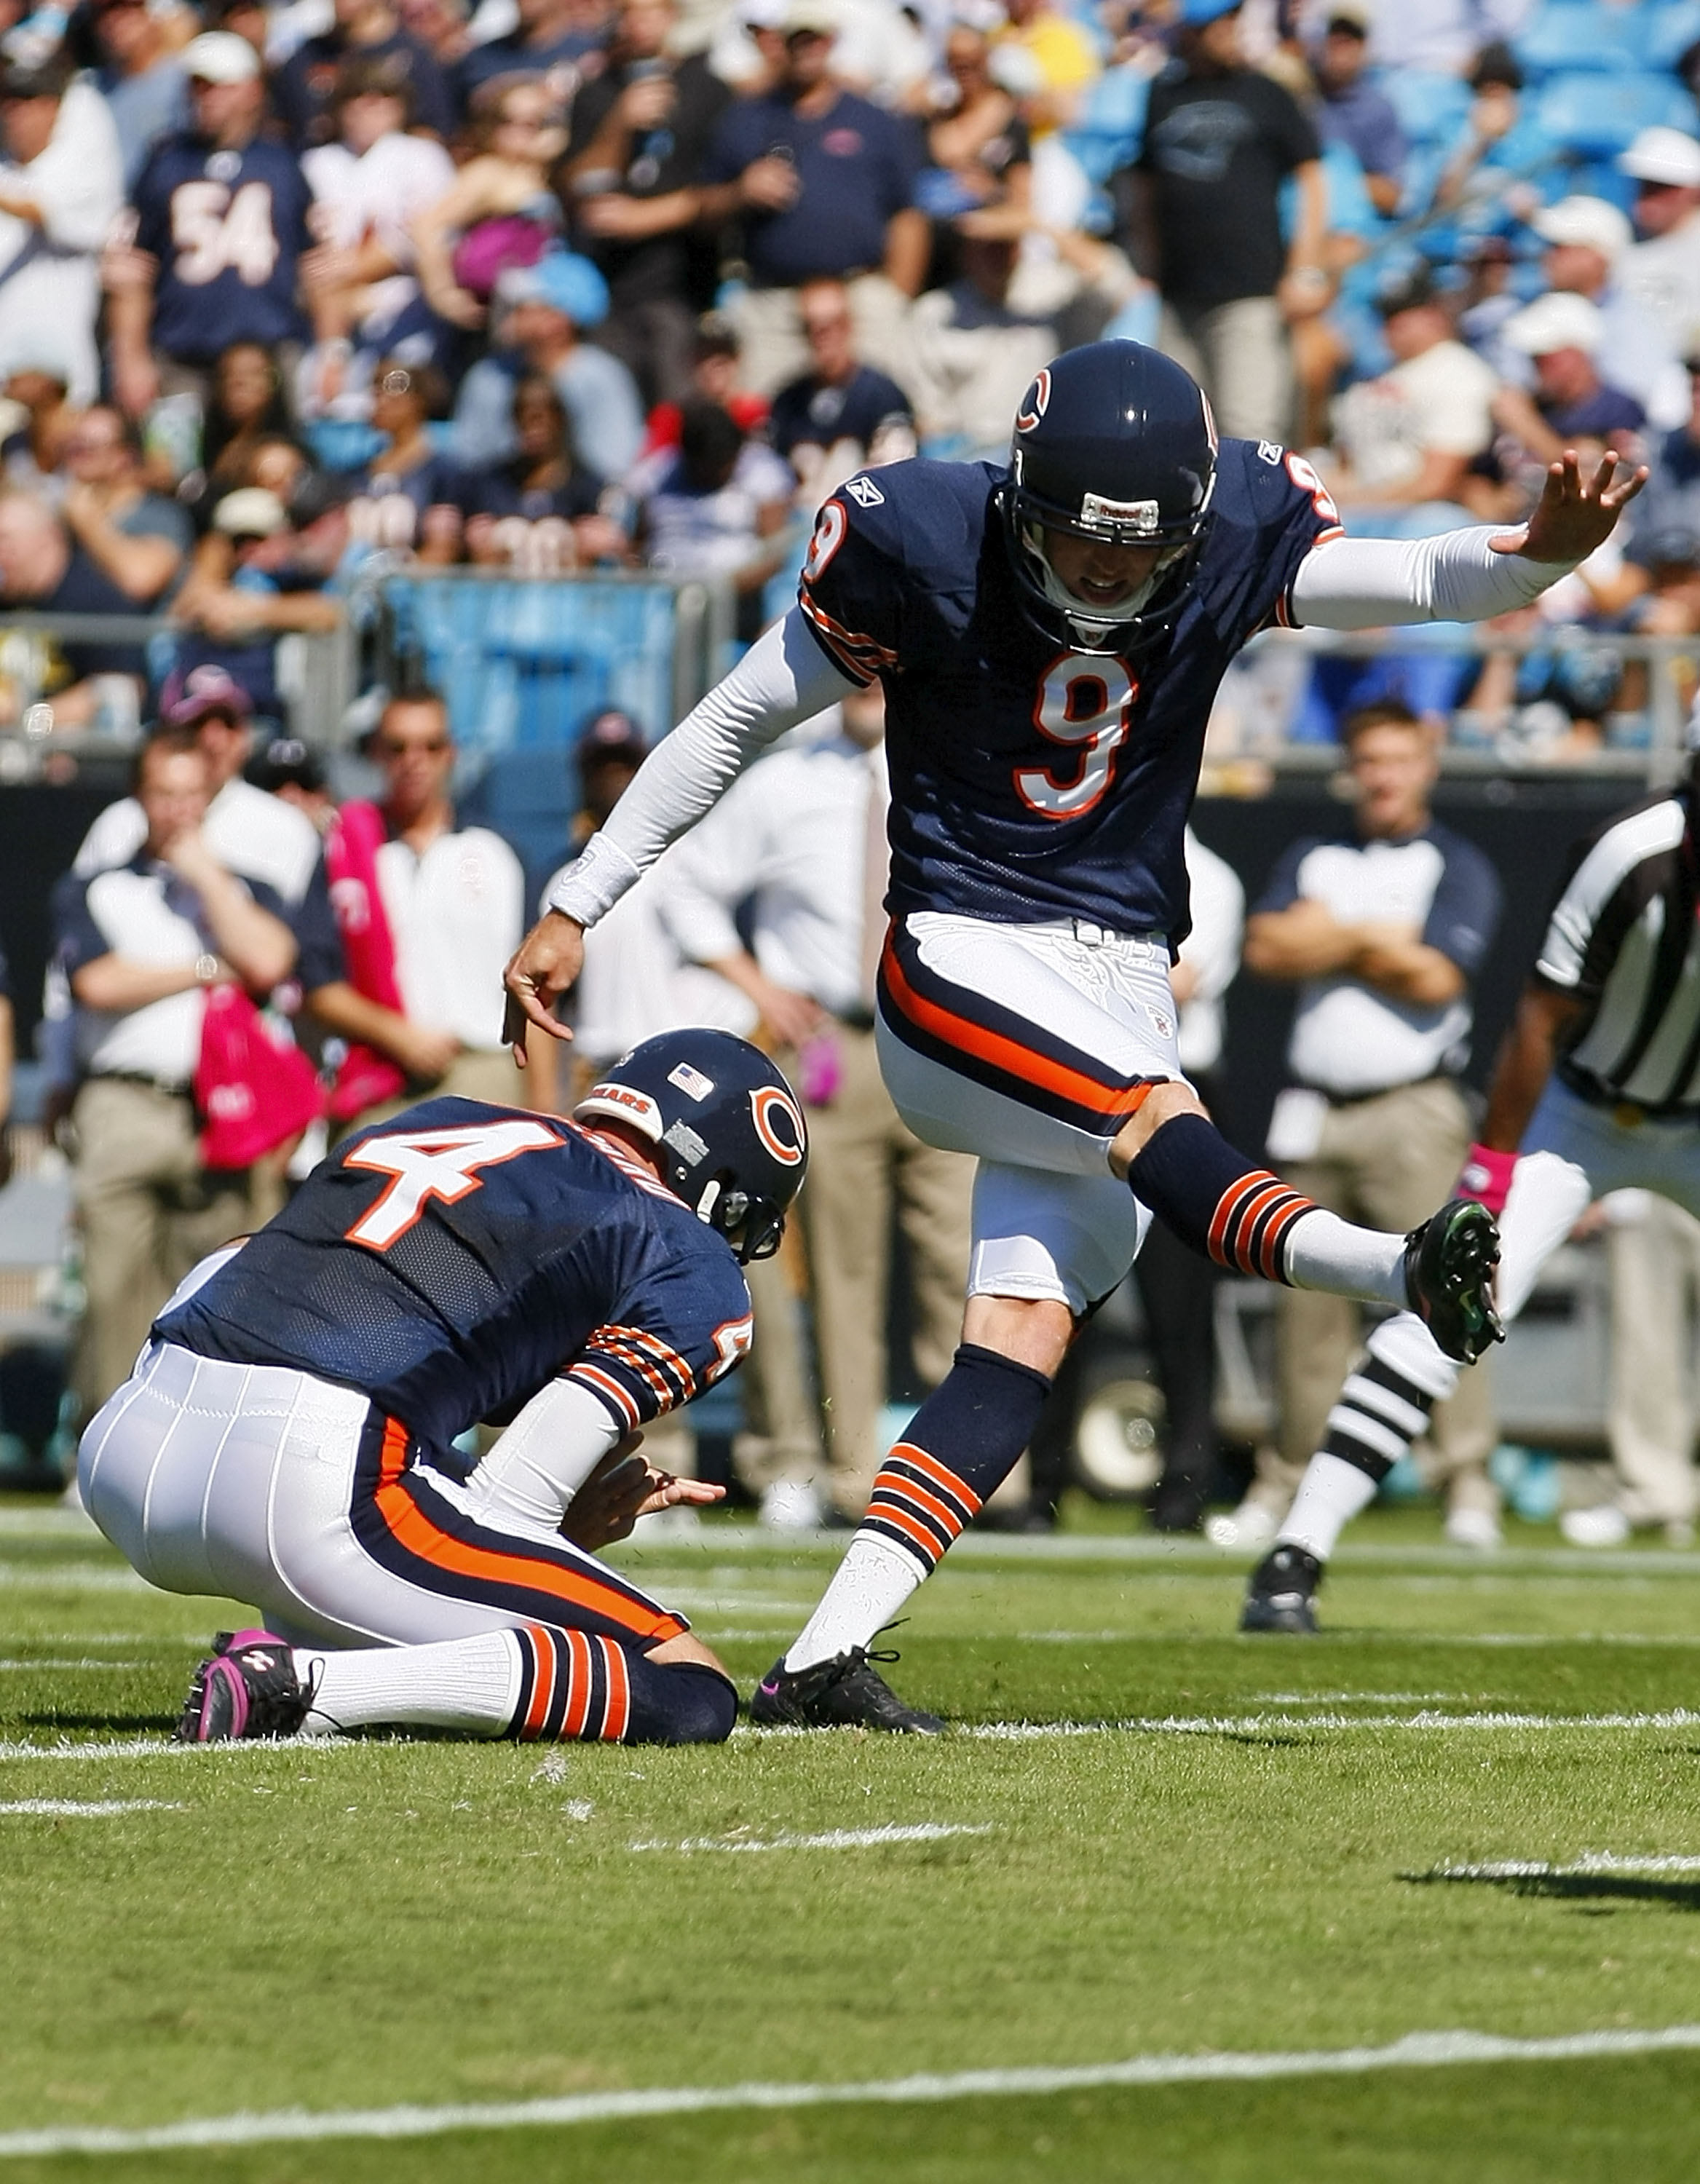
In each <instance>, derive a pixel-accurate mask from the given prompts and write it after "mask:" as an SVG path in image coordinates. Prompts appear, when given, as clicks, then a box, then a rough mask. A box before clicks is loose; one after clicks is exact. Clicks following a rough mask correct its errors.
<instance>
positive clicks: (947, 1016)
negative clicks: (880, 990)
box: [882, 939, 1151, 1123]
mask: <svg viewBox="0 0 1700 2184" xmlns="http://www.w3.org/2000/svg"><path fill="white" fill-rule="evenodd" d="M882 968H883V972H884V974H885V980H886V984H887V986H888V987H889V990H890V993H891V997H892V999H893V1000H894V1001H895V1002H896V1004H897V1006H898V1007H899V1008H900V1009H901V1010H902V1011H903V1013H904V1015H905V1016H906V1017H908V1018H909V1019H910V1021H911V1023H914V1024H917V1025H918V1026H919V1028H921V1029H922V1031H927V1032H930V1033H931V1034H933V1036H934V1038H935V1039H944V1040H945V1042H946V1043H947V1044H948V1045H951V1046H955V1047H959V1048H960V1049H961V1050H962V1052H963V1053H964V1054H972V1055H973V1056H975V1058H976V1059H977V1060H978V1061H989V1062H990V1063H991V1065H992V1067H994V1068H995V1069H1001V1070H1002V1071H1003V1072H1004V1073H1005V1074H1006V1075H1007V1076H1010V1077H1013V1078H1016V1079H1017V1081H1018V1082H1019V1083H1021V1084H1037V1085H1041V1086H1043V1088H1044V1089H1045V1090H1046V1091H1047V1092H1054V1093H1056V1095H1057V1096H1058V1097H1059V1098H1061V1099H1064V1100H1072V1101H1073V1104H1074V1105H1075V1106H1077V1107H1084V1108H1086V1109H1087V1110H1088V1111H1089V1112H1091V1113H1092V1114H1095V1115H1103V1116H1106V1117H1108V1116H1114V1117H1115V1118H1116V1120H1117V1121H1118V1123H1123V1122H1125V1121H1126V1120H1127V1118H1128V1117H1129V1115H1132V1114H1134V1113H1135V1112H1137V1111H1138V1109H1139V1108H1140V1107H1141V1106H1143V1105H1144V1104H1145V1100H1146V1099H1147V1098H1148V1097H1149V1096H1150V1094H1151V1086H1150V1085H1149V1084H1115V1085H1104V1084H1099V1083H1098V1082H1097V1081H1096V1079H1095V1078H1090V1077H1087V1076H1084V1074H1083V1073H1081V1072H1080V1071H1079V1070H1078V1069H1070V1068H1069V1067H1067V1064H1066V1063H1064V1062H1061V1061H1052V1060H1051V1057H1050V1056H1048V1055H1043V1054H1035V1053H1034V1051H1033V1050H1032V1048H1031V1047H1026V1046H1023V1045H1019V1044H1018V1043H1017V1041H1016V1040H1014V1039H1006V1038H1005V1037H1004V1036H1003V1035H1002V1034H1001V1033H1000V1032H995V1031H989V1030H988V1029H987V1028H986V1027H985V1026H984V1024H977V1023H974V1022H972V1021H971V1020H970V1019H969V1018H968V1017H960V1016H957V1015H956V1013H955V1012H954V1011H952V1010H950V1009H946V1008H941V1007H940V1006H939V1004H938V1003H937V1002H936V1001H928V1000H922V997H921V995H919V994H917V992H916V991H915V989H914V988H913V987H912V986H911V984H910V983H909V981H908V980H907V978H905V977H904V975H903V967H902V966H901V964H900V963H899V961H898V960H897V950H895V948H894V947H893V945H892V944H891V942H890V941H889V939H888V941H887V942H886V944H885V953H884V956H883V961H882Z"/></svg>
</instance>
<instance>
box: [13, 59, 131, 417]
mask: <svg viewBox="0 0 1700 2184" xmlns="http://www.w3.org/2000/svg"><path fill="white" fill-rule="evenodd" d="M0 138H3V141H4V146H5V153H6V163H5V164H4V166H3V167H0V378H4V377H5V376H7V374H8V373H9V372H13V371H16V370H22V369H24V368H25V367H28V366H39V365H43V364H45V363H47V362H48V361H50V360H51V361H52V362H53V364H54V365H57V366H58V368H59V370H61V372H62V373H63V375H64V378H65V380H66V382H67V384H68V386H69V387H70V395H71V399H72V400H73V401H74V402H78V403H82V402H87V401H90V400H92V398H93V396H94V395H95V393H96V392H97V391H98V387H99V384H100V362H99V358H98V354H97V351H96V348H95V338H94V329H95V319H96V315H97V314H98V311H99V309H100V259H99V253H100V250H101V248H102V246H103V243H104V242H105V241H106V237H107V231H108V230H109V228H110V227H111V226H112V224H113V221H114V220H115V219H116V217H117V215H118V214H119V212H120V209H121V208H122V206H123V203H124V178H123V165H122V161H121V159H120V153H119V148H118V132H117V131H116V130H115V129H114V127H113V125H112V116H111V115H110V114H109V113H108V111H107V109H106V102H105V100H104V99H103V98H102V97H101V95H100V93H99V92H98V91H97V90H96V89H95V87H94V86H93V84H92V82H90V81H87V80H86V78H83V77H81V76H74V75H73V73H72V70H71V66H70V62H69V61H67V60H65V59H64V58H63V57H56V58H53V59H50V60H47V61H44V62H42V64H40V65H39V66H38V67H34V68H20V67H19V66H17V65H16V64H14V65H13V66H11V67H9V68H8V69H7V70H6V72H5V74H4V75H3V77H0Z"/></svg>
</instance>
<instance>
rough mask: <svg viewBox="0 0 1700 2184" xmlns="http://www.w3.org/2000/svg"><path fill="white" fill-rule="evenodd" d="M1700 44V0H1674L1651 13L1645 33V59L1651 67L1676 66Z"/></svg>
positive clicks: (1642, 53)
mask: <svg viewBox="0 0 1700 2184" xmlns="http://www.w3.org/2000/svg"><path fill="white" fill-rule="evenodd" d="M1696 44H1700V0H1671V4H1670V5H1669V6H1667V7H1662V8H1653V9H1651V10H1650V11H1649V13H1648V15H1647V22H1646V27H1645V29H1644V30H1643V31H1642V34H1641V58H1642V59H1643V60H1644V61H1645V62H1646V64H1647V67H1648V68H1650V69H1674V68H1675V65H1676V64H1677V63H1678V61H1680V59H1681V58H1682V56H1683V55H1684V53H1686V52H1687V50H1688V48H1689V47H1690V46H1692V45H1696Z"/></svg>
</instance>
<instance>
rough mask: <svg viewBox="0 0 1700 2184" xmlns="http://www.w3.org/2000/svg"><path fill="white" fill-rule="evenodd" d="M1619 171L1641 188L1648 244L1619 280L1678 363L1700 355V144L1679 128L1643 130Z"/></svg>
mask: <svg viewBox="0 0 1700 2184" xmlns="http://www.w3.org/2000/svg"><path fill="white" fill-rule="evenodd" d="M1618 166H1619V169H1620V170H1621V171H1622V172H1623V173H1624V174H1625V175H1629V176H1630V178H1631V180H1632V181H1634V182H1635V183H1636V200H1635V224H1636V230H1637V231H1638V232H1639V234H1640V235H1641V238H1642V240H1641V242H1637V243H1636V244H1635V245H1634V246H1633V247H1632V248H1630V249H1628V250H1626V251H1625V253H1624V254H1623V257H1622V259H1620V260H1619V265H1618V278H1619V281H1620V282H1621V283H1622V285H1623V288H1624V291H1625V294H1627V295H1629V296H1631V297H1633V298H1634V299H1635V301H1636V303H1638V304H1640V305H1641V308H1642V309H1643V310H1645V311H1646V312H1647V313H1648V315H1650V316H1651V317H1653V318H1654V319H1656V320H1658V324H1659V326H1661V327H1662V328H1663V329H1664V333H1665V335H1666V337H1667V338H1668V339H1669V342H1670V343H1671V344H1672V346H1673V347H1674V348H1675V350H1676V353H1677V354H1678V355H1679V356H1689V355H1692V354H1693V353H1694V351H1695V349H1696V348H1700V142H1696V140H1695V139H1694V138H1693V137H1692V136H1689V135H1687V133H1686V131H1683V130H1680V129H1643V130H1642V131H1641V134H1640V136H1637V137H1636V140H1635V142H1634V143H1632V144H1631V145H1630V148H1629V149H1628V151H1626V152H1625V153H1620V154H1619V159H1618Z"/></svg>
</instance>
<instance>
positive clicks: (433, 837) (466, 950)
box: [302, 690, 526, 1133]
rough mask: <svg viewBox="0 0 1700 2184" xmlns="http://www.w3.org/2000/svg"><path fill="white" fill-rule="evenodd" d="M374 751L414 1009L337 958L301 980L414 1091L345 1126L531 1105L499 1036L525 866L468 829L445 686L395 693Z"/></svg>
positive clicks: (387, 879) (404, 978) (384, 890)
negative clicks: (424, 1109)
mask: <svg viewBox="0 0 1700 2184" xmlns="http://www.w3.org/2000/svg"><path fill="white" fill-rule="evenodd" d="M371 754H372V756H373V757H374V758H375V759H376V760H377V763H378V765H379V766H381V767H382V771H383V775H384V794H383V797H382V803H381V807H380V808H381V809H382V812H383V816H384V818H385V820H386V822H387V825H388V828H389V839H388V840H387V842H384V843H382V844H381V845H380V846H379V849H378V851H377V882H378V893H379V894H380V896H381V897H382V904H383V911H384V918H385V922H386V923H387V926H388V928H389V934H390V939H391V942H392V944H393V950H394V975H395V983H396V987H397V989H398V991H399V994H400V996H401V1003H402V1006H401V1009H400V1010H399V1011H396V1010H394V1009H391V1008H387V1007H386V1006H384V1005H383V1004H382V1003H381V1002H379V1001H376V1000H370V999H368V997H367V996H366V995H364V994H361V993H360V992H358V991H357V990H356V989H355V988H354V986H353V985H352V984H351V983H349V982H348V979H347V978H325V977H323V976H322V968H328V967H330V964H329V962H328V961H327V959H326V957H324V956H316V955H315V958H314V960H313V962H312V963H311V964H310V965H309V961H306V960H305V959H304V961H303V964H302V982H303V983H304V985H306V986H307V988H308V992H307V1004H308V1006H309V1008H310V1009H311V1011H313V1013H314V1015H315V1016H316V1017H318V1018H319V1020H320V1022H321V1023H323V1024H324V1025H325V1026H326V1028H327V1029H329V1030H331V1031H333V1032H336V1033H337V1034H340V1035H341V1036H342V1037H343V1038H344V1039H357V1040H359V1041H360V1043H361V1044H362V1045H366V1046H369V1047H371V1048H374V1049H375V1050H376V1051H377V1052H378V1053H379V1054H381V1055H383V1056H387V1058H388V1059H389V1060H390V1061H393V1062H394V1063H395V1064H396V1066H397V1067H399V1069H400V1070H401V1071H402V1073H404V1076H405V1077H406V1078H407V1079H408V1090H407V1091H406V1093H405V1094H404V1095H401V1096H399V1097H398V1098H395V1099H393V1100H382V1101H380V1102H378V1103H377V1104H376V1105H374V1106H371V1107H369V1108H367V1109H365V1111H364V1112H361V1113H360V1114H359V1115H356V1116H354V1117H351V1118H350V1119H349V1120H348V1122H347V1123H345V1124H343V1131H344V1132H345V1133H346V1131H348V1130H355V1129H364V1128H365V1126H366V1124H367V1123H374V1122H379V1121H382V1120H383V1119H384V1118H385V1117H387V1116H390V1115H394V1114H399V1113H400V1112H402V1110H403V1109H404V1108H406V1107H409V1106H412V1105H413V1103H414V1102H415V1100H421V1099H426V1098H428V1097H431V1096H433V1095H440V1094H446V1093H458V1094H460V1095H461V1096H462V1097H463V1098H465V1099H468V1100H493V1101H496V1102H498V1103H499V1104H500V1105H504V1106H516V1105H519V1104H521V1099H522V1089H523V1088H522V1085H521V1079H520V1078H519V1077H518V1076H517V1075H516V1073H515V1070H514V1067H513V1065H512V1063H511V1061H510V1060H509V1058H508V1055H507V1050H506V1049H505V1048H504V1047H503V1045H501V1043H500V1042H501V1034H502V1007H501V991H502V971H503V968H504V966H505V964H506V962H507V960H508V958H509V956H511V955H512V954H513V952H514V950H515V949H516V948H517V947H518V945H519V943H520V934H521V930H522V929H523V927H524V923H525V892H526V887H525V875H524V873H523V872H522V871H521V866H520V861H519V859H518V858H517V857H516V855H514V853H513V851H512V850H510V848H509V847H508V845H507V844H506V843H505V842H504V841H503V839H502V838H501V837H500V835H499V834H493V833H491V832H490V831H489V830H488V827H456V826H455V824H454V805H452V804H451V803H450V801H449V781H450V778H451V777H452V775H453V773H454V738H452V736H451V735H450V733H449V713H448V708H447V707H446V706H445V705H444V704H443V700H442V699H441V698H440V697H438V694H436V692H435V691H432V690H419V691H403V692H399V693H398V694H397V695H396V696H394V697H393V698H392V699H390V701H389V703H388V705H386V706H385V707H384V710H383V712H382V715H381V716H380V718H379V721H378V724H377V727H376V729H375V730H374V731H373V734H372V741H371Z"/></svg>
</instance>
